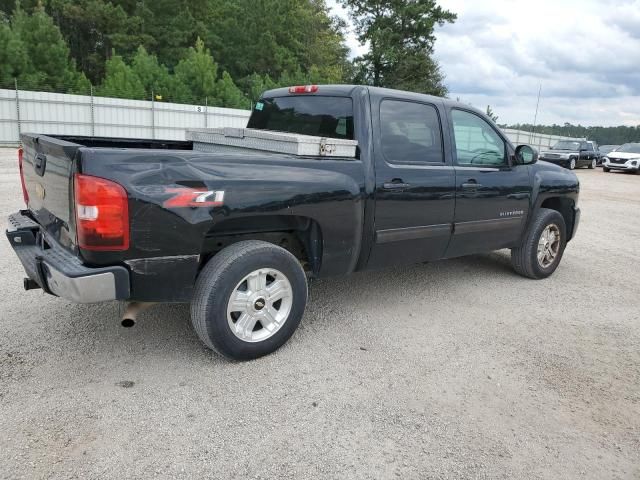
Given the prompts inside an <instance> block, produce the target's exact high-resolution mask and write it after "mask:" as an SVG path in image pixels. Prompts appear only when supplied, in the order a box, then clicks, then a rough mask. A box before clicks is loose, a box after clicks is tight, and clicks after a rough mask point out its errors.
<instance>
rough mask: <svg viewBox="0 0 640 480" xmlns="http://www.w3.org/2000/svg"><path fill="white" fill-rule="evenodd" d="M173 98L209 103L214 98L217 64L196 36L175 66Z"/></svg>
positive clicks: (211, 102)
mask: <svg viewBox="0 0 640 480" xmlns="http://www.w3.org/2000/svg"><path fill="white" fill-rule="evenodd" d="M173 80H174V82H173V98H174V100H176V101H179V102H194V103H202V104H203V103H204V102H205V98H207V99H208V101H209V103H210V104H214V102H215V99H216V83H217V80H218V64H217V63H216V62H215V61H214V60H213V57H212V56H211V53H210V52H209V50H208V49H207V48H205V46H204V42H203V41H202V40H201V39H200V38H198V39H197V40H196V45H195V47H191V48H189V50H188V51H187V54H186V56H185V58H183V59H182V60H180V62H178V65H177V66H176V68H175V74H174V79H173Z"/></svg>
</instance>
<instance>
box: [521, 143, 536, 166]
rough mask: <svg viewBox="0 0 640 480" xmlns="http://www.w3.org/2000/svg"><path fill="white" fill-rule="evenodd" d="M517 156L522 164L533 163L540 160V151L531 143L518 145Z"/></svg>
mask: <svg viewBox="0 0 640 480" xmlns="http://www.w3.org/2000/svg"><path fill="white" fill-rule="evenodd" d="M516 158H517V159H518V163H520V164H522V165H533V164H534V163H536V162H537V161H538V151H537V150H536V149H535V148H533V147H531V146H529V145H518V146H517V147H516Z"/></svg>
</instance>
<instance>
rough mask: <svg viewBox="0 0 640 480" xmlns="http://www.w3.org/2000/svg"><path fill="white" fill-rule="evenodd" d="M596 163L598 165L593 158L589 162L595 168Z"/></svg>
mask: <svg viewBox="0 0 640 480" xmlns="http://www.w3.org/2000/svg"><path fill="white" fill-rule="evenodd" d="M597 165H598V162H596V161H595V160H593V161H592V162H591V168H596V166H597Z"/></svg>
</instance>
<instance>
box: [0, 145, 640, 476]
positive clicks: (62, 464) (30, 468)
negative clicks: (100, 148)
mask: <svg viewBox="0 0 640 480" xmlns="http://www.w3.org/2000/svg"><path fill="white" fill-rule="evenodd" d="M14 156H15V154H14V151H13V150H0V215H1V216H2V218H4V217H5V216H6V215H7V214H9V213H11V212H13V211H15V210H17V209H19V208H20V207H21V206H22V205H21V203H22V199H21V193H20V186H19V181H18V176H17V169H16V167H15V160H14ZM578 175H579V176H580V179H581V182H582V196H581V201H580V203H581V207H582V211H583V215H582V223H581V225H580V229H579V231H578V236H577V238H576V239H575V240H574V241H573V242H571V243H570V245H569V247H568V248H567V251H566V253H565V257H564V259H563V261H562V265H561V266H560V268H559V269H558V271H557V272H556V273H555V275H554V276H553V277H552V278H550V279H547V280H544V281H532V280H527V279H523V278H521V277H518V276H517V275H515V274H514V273H513V272H512V271H511V269H510V266H509V258H508V252H502V251H501V252H496V253H492V254H487V255H477V256H473V257H468V258H463V259H457V260H450V261H446V262H439V263H433V264H429V265H418V266H414V267H411V268H402V269H395V270H388V271H384V272H379V273H365V274H356V275H352V276H350V277H347V278H340V279H333V280H323V281H316V282H315V283H314V284H313V285H312V288H311V298H310V303H309V306H308V310H307V313H306V314H305V317H304V319H303V321H302V324H301V327H300V329H299V330H298V332H297V333H296V334H295V335H294V337H293V338H292V339H291V341H290V342H289V343H288V344H287V345H286V346H285V347H284V348H282V349H281V350H280V351H279V352H277V353H276V354H274V355H271V356H269V357H266V358H263V359H261V360H258V361H253V362H248V363H233V362H229V361H226V360H224V359H222V358H220V357H218V356H216V355H215V354H212V353H211V352H209V351H208V350H206V349H205V348H204V347H203V346H202V345H201V344H200V342H199V341H198V339H197V338H196V336H195V334H194V332H193V331H192V329H191V326H190V323H189V310H188V308H187V307H186V306H184V305H170V306H156V307H154V308H153V309H151V310H149V311H147V312H145V313H144V314H143V315H142V316H141V318H140V321H139V323H138V324H137V325H136V326H135V327H134V328H132V329H123V328H122V327H120V325H119V312H120V311H121V306H120V305H119V304H117V303H112V304H106V305H89V306H86V305H85V306H83V305H74V304H70V303H67V302H66V301H64V300H60V299H56V298H53V297H48V296H45V295H43V294H42V293H40V292H24V291H23V290H22V278H23V272H22V269H21V266H20V264H19V263H18V260H17V258H16V257H15V255H14V254H13V252H12V251H11V249H10V247H9V244H8V242H6V241H4V240H0V291H1V292H2V293H3V300H2V302H1V303H0V318H1V319H2V327H3V334H2V335H1V336H0V477H3V478H30V479H31V478H150V477H158V478H221V479H233V478H238V479H248V478H256V479H257V478H305V479H306V478H358V479H360V478H361V479H365V478H376V479H377V478H402V479H431V478H433V479H435V478H456V479H458V478H474V479H483V478H507V479H513V478H541V479H542V478H545V479H554V480H555V479H571V478H591V479H598V480H602V479H613V478H619V479H628V478H640V310H639V307H640V301H639V298H640V297H639V295H640V275H639V273H638V270H639V267H640V263H639V262H638V257H637V252H638V246H639V245H640V215H639V212H640V196H639V192H640V177H637V176H633V175H625V174H613V173H612V174H604V173H602V172H601V171H600V170H596V171H591V170H581V171H579V172H578Z"/></svg>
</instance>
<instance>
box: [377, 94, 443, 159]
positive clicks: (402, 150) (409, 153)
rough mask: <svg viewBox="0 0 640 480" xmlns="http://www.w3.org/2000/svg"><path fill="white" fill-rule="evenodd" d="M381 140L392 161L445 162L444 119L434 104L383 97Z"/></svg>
mask: <svg viewBox="0 0 640 480" xmlns="http://www.w3.org/2000/svg"><path fill="white" fill-rule="evenodd" d="M380 131H381V135H380V143H381V144H382V152H383V154H384V157H385V158H386V160H387V161H388V162H389V163H409V164H421V163H443V162H444V155H443V153H442V134H441V128H440V118H439V117H438V112H437V110H436V108H435V107H434V106H433V105H426V104H423V103H413V102H405V101H401V100H383V101H382V103H381V105H380Z"/></svg>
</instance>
